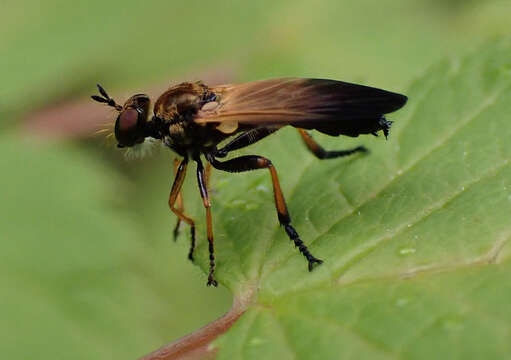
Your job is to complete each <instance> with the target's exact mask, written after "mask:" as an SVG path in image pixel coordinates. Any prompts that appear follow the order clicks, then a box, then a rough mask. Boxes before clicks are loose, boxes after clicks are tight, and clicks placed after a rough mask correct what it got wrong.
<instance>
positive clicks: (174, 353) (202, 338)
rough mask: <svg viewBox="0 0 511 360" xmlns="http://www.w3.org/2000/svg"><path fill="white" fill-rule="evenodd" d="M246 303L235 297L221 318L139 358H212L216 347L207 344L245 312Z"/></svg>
mask: <svg viewBox="0 0 511 360" xmlns="http://www.w3.org/2000/svg"><path fill="white" fill-rule="evenodd" d="M246 305H247V304H246V303H245V302H244V301H240V300H239V299H237V298H235V299H234V302H233V305H232V307H231V309H230V310H229V311H228V312H227V313H226V314H225V315H223V316H222V317H221V318H219V319H217V320H215V321H213V322H211V323H209V324H208V325H206V326H204V327H202V328H200V329H199V330H197V331H195V332H193V333H191V334H189V335H186V336H184V337H182V338H181V339H179V340H177V341H175V342H173V343H172V344H169V345H165V346H163V347H161V348H159V349H158V350H156V351H153V352H152V353H150V354H148V355H146V356H144V357H143V358H141V359H140V360H172V359H181V360H184V359H186V360H194V359H213V358H214V356H215V354H216V349H210V348H209V344H210V343H211V342H212V341H213V340H215V339H216V338H217V337H218V336H219V335H222V334H223V333H225V332H226V331H227V330H228V329H229V328H230V327H231V325H232V324H233V323H234V322H235V321H236V320H237V319H238V318H239V317H240V316H241V315H242V314H243V313H244V312H245V310H246Z"/></svg>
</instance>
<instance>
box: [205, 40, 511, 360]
mask: <svg viewBox="0 0 511 360" xmlns="http://www.w3.org/2000/svg"><path fill="white" fill-rule="evenodd" d="M510 59H511V47H510V45H509V42H495V43H491V44H489V45H487V46H485V47H482V48H481V49H479V51H477V52H476V53H474V54H472V55H470V56H468V57H466V58H464V59H462V60H459V61H452V62H445V63H442V64H439V65H438V66H436V67H434V68H433V69H431V70H430V71H429V72H428V73H427V74H426V75H424V77H423V78H422V79H419V80H418V81H416V82H415V83H414V84H413V86H412V87H411V89H410V91H409V92H408V93H407V95H409V98H410V101H409V104H408V105H407V106H406V107H405V108H404V109H403V110H402V111H400V112H398V113H396V114H392V115H391V116H390V118H391V119H392V120H394V121H395V124H394V127H393V129H392V130H393V131H392V133H391V137H390V138H389V141H384V139H382V138H381V137H380V138H376V139H373V138H368V137H363V138H360V139H350V140H346V139H344V138H343V139H338V138H328V137H326V136H325V137H320V136H316V138H317V139H318V141H319V142H320V143H322V144H324V145H325V147H326V148H328V149H337V148H348V147H351V146H353V145H358V144H361V143H363V144H365V145H366V146H367V147H369V148H370V150H371V153H370V154H369V155H368V156H358V155H357V156H353V157H352V158H349V159H337V160H329V161H318V160H317V159H315V158H314V157H313V156H312V155H310V154H308V153H307V152H306V150H305V149H304V147H303V146H302V144H301V143H300V140H299V136H298V134H296V132H295V131H294V130H293V129H285V130H282V131H281V133H280V134H279V135H277V136H272V137H271V138H269V139H267V140H264V141H262V142H261V143H260V144H257V146H253V147H251V148H249V149H248V150H247V151H246V152H245V153H252V154H260V155H265V156H267V157H269V158H270V159H271V160H272V161H273V162H274V164H275V166H276V168H277V170H278V172H279V176H280V179H281V182H282V188H283V191H284V195H285V196H286V197H287V201H288V207H289V210H290V213H291V216H292V219H293V225H294V226H295V227H296V229H297V231H298V232H299V233H300V235H301V237H302V239H303V240H304V242H305V243H306V244H307V245H308V246H309V248H310V250H311V252H312V253H313V254H314V255H315V256H317V257H319V258H321V259H323V260H324V261H325V262H324V264H323V265H322V266H320V267H318V268H316V270H314V271H313V272H312V273H309V272H308V271H307V262H306V261H305V259H304V258H303V257H302V256H301V255H300V254H299V253H298V251H297V250H296V249H295V248H293V246H292V243H291V242H290V241H289V239H288V238H287V236H286V234H285V232H284V231H283V229H282V228H279V227H278V225H277V218H276V213H275V210H274V205H273V195H272V192H271V183H270V177H269V175H268V174H267V173H266V172H263V171H260V172H253V173H247V174H233V175H223V174H222V175H216V176H217V177H215V178H214V181H213V189H214V191H215V195H214V198H213V216H214V219H215V222H214V226H215V234H216V249H217V259H218V268H217V278H218V280H219V281H220V282H221V283H223V284H225V285H226V286H227V287H229V288H231V289H232V290H233V291H234V293H235V294H236V296H238V297H240V298H243V297H247V296H250V292H251V291H252V292H254V295H253V296H252V297H251V300H252V303H251V304H250V305H249V307H248V311H247V312H246V313H245V314H244V315H243V317H242V318H241V319H240V320H239V321H238V323H237V324H236V325H235V326H234V327H233V328H232V329H231V330H230V331H229V332H228V333H227V334H226V335H225V336H223V337H222V338H221V339H220V340H219V341H217V346H219V348H220V352H219V358H220V359H233V358H236V359H239V358H243V359H245V358H246V359H251V358H258V359H259V358H275V354H279V357H278V358H283V359H287V358H290V359H294V358H300V359H313V358H317V359H328V358H357V359H362V358H368V359H375V358H402V357H403V358H413V359H421V358H424V359H431V358H440V357H441V358H483V357H484V358H504V357H506V355H508V354H509V352H510V351H511V342H510V341H509V339H510V335H511V310H510V309H511V308H510V307H509V303H510V301H511V285H510V282H509V278H510V277H511V262H510V261H509V255H510V253H511V246H510V245H509V242H508V240H509V238H510V237H511V221H510V220H511V162H510V158H511V141H510V140H509V139H510V138H511V121H510V114H511V60H510ZM201 213H202V211H201V212H200V213H197V214H196V215H197V217H199V216H200V215H201ZM198 230H199V234H203V233H204V228H203V226H202V227H201V228H199V229H198ZM199 253H200V262H201V265H202V267H203V268H204V270H207V249H206V247H205V246H204V244H203V243H202V245H201V248H200V249H199Z"/></svg>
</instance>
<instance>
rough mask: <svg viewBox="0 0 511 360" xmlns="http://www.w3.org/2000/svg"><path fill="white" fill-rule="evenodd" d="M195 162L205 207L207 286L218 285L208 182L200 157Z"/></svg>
mask: <svg viewBox="0 0 511 360" xmlns="http://www.w3.org/2000/svg"><path fill="white" fill-rule="evenodd" d="M194 160H195V161H196V162H197V182H198V183H199V191H200V195H201V198H202V202H203V204H204V207H205V208H206V228H207V233H208V243H209V247H208V249H209V275H208V283H207V285H208V286H211V285H213V286H218V283H217V281H216V280H215V277H214V273H215V247H214V239H213V221H212V218H211V201H210V200H209V193H208V184H207V178H206V173H205V171H204V167H203V166H202V161H201V159H200V157H197V158H195V159H194Z"/></svg>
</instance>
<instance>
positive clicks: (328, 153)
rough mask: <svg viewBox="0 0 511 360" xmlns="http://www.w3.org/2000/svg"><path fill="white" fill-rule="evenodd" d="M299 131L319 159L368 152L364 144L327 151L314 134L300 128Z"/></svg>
mask: <svg viewBox="0 0 511 360" xmlns="http://www.w3.org/2000/svg"><path fill="white" fill-rule="evenodd" d="M298 132H299V133H300V135H301V136H302V139H303V142H304V143H305V145H306V146H307V148H308V149H309V150H310V151H311V152H312V153H313V154H314V155H315V156H316V157H317V158H318V159H333V158H337V157H343V156H348V155H351V154H354V153H357V152H367V151H368V150H367V149H366V148H365V147H364V146H357V147H356V148H353V149H348V150H340V151H326V150H325V149H323V148H322V147H321V145H319V144H318V143H317V142H316V141H314V139H313V138H312V136H310V135H309V133H308V132H306V131H305V130H303V129H298Z"/></svg>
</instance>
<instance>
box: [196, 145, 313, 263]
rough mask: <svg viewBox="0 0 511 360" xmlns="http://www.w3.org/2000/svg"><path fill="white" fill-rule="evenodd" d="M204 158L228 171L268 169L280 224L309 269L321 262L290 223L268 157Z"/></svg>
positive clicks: (282, 196)
mask: <svg viewBox="0 0 511 360" xmlns="http://www.w3.org/2000/svg"><path fill="white" fill-rule="evenodd" d="M206 158H207V159H208V161H209V162H210V163H211V165H213V167H214V168H215V169H219V170H224V171H228V172H243V171H250V170H256V169H268V170H269V171H270V175H271V180H272V184H273V195H274V197H275V207H276V208H277V216H278V218H279V222H280V225H282V226H284V229H285V230H286V233H287V235H288V236H289V238H290V239H291V240H293V242H294V244H295V246H296V247H297V248H298V250H300V252H301V253H302V255H303V256H305V258H306V259H307V261H308V262H309V271H312V269H313V267H314V264H315V263H316V264H321V263H322V262H323V261H322V260H320V259H317V258H315V257H314V256H313V255H312V254H311V253H310V252H309V249H308V248H307V246H306V245H305V244H304V243H303V241H302V240H301V239H300V236H299V235H298V233H297V232H296V230H295V229H294V227H293V226H292V225H291V217H290V216H289V212H288V211H287V206H286V201H285V199H284V195H283V194H282V190H281V188H280V183H279V179H278V176H277V171H276V170H275V167H274V166H273V164H272V162H271V161H270V160H269V159H266V158H264V157H262V156H257V155H248V156H240V157H237V158H234V159H231V160H227V161H218V160H216V159H215V158H214V156H212V155H211V154H206Z"/></svg>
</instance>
